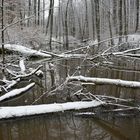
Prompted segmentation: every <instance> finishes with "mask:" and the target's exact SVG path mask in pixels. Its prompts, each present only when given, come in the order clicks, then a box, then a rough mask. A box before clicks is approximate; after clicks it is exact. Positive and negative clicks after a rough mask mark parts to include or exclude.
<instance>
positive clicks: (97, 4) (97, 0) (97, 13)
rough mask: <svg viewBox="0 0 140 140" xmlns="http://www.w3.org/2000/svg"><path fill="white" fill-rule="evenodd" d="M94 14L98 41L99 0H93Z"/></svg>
mask: <svg viewBox="0 0 140 140" xmlns="http://www.w3.org/2000/svg"><path fill="white" fill-rule="evenodd" d="M95 14H96V33H97V40H98V42H100V7H99V0H95Z"/></svg>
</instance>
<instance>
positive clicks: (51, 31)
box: [49, 0, 54, 50]
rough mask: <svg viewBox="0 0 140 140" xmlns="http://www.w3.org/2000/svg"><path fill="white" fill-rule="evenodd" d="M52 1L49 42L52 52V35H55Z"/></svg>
mask: <svg viewBox="0 0 140 140" xmlns="http://www.w3.org/2000/svg"><path fill="white" fill-rule="evenodd" d="M51 1H52V4H51V5H52V6H51V20H50V40H49V46H50V50H52V35H53V12H54V0H51Z"/></svg>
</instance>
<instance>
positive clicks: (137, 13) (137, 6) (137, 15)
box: [135, 0, 139, 32]
mask: <svg viewBox="0 0 140 140" xmlns="http://www.w3.org/2000/svg"><path fill="white" fill-rule="evenodd" d="M136 8H137V9H136V29H135V32H137V31H138V28H139V0H136Z"/></svg>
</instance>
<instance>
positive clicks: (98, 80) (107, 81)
mask: <svg viewBox="0 0 140 140" xmlns="http://www.w3.org/2000/svg"><path fill="white" fill-rule="evenodd" d="M68 81H81V82H93V83H94V84H101V85H117V86H122V87H128V88H140V82H137V81H126V80H121V79H108V78H96V77H84V76H72V77H68Z"/></svg>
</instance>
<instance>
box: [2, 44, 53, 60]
mask: <svg viewBox="0 0 140 140" xmlns="http://www.w3.org/2000/svg"><path fill="white" fill-rule="evenodd" d="M1 49H2V46H1V45H0V50H1ZM4 49H5V51H7V52H17V53H19V54H22V55H25V56H29V57H47V58H51V57H52V55H50V54H47V53H43V52H40V51H37V50H33V49H30V48H27V47H24V46H22V45H16V44H5V45H4Z"/></svg>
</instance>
